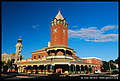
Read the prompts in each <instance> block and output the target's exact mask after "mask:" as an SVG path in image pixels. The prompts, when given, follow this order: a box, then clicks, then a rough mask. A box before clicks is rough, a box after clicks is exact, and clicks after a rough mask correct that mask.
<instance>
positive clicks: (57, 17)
mask: <svg viewBox="0 0 120 81" xmlns="http://www.w3.org/2000/svg"><path fill="white" fill-rule="evenodd" d="M55 18H56V19H57V20H59V19H61V20H63V19H64V18H63V16H62V14H61V13H60V10H59V11H58V14H57V15H56V17H55Z"/></svg>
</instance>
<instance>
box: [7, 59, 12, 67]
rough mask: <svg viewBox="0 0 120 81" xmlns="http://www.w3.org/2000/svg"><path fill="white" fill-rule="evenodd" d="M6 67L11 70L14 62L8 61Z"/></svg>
mask: <svg viewBox="0 0 120 81" xmlns="http://www.w3.org/2000/svg"><path fill="white" fill-rule="evenodd" d="M6 65H7V66H8V68H10V66H11V65H12V61H10V60H8V61H7V64H6Z"/></svg>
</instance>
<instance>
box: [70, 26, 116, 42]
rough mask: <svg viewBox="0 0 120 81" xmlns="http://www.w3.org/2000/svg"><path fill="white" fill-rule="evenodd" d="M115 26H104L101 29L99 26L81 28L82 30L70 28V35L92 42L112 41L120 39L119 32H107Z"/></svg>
mask: <svg viewBox="0 0 120 81" xmlns="http://www.w3.org/2000/svg"><path fill="white" fill-rule="evenodd" d="M114 27H115V26H104V27H103V28H101V29H97V27H89V28H81V29H80V30H69V31H70V37H72V38H80V39H81V40H85V41H91V42H111V41H117V40H118V34H114V33H107V34H105V32H106V31H107V30H110V29H114Z"/></svg>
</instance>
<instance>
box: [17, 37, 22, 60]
mask: <svg viewBox="0 0 120 81" xmlns="http://www.w3.org/2000/svg"><path fill="white" fill-rule="evenodd" d="M21 48H22V39H21V38H19V39H18V40H17V44H16V60H20V57H21Z"/></svg>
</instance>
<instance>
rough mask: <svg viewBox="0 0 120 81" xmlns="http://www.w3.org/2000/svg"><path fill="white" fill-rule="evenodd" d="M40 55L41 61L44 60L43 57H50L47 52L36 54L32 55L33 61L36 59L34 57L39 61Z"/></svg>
mask: <svg viewBox="0 0 120 81" xmlns="http://www.w3.org/2000/svg"><path fill="white" fill-rule="evenodd" d="M39 55H40V59H41V60H42V58H43V56H44V55H45V56H48V54H47V53H46V52H43V53H36V54H32V60H33V59H34V56H36V60H38V59H39Z"/></svg>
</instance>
